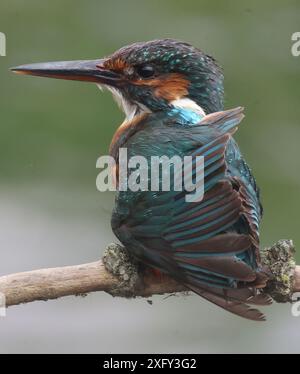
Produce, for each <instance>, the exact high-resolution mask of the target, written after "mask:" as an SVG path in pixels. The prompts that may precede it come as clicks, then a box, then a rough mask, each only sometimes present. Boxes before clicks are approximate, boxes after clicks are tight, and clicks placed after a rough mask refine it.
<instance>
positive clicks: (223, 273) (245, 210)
mask: <svg viewBox="0 0 300 374" xmlns="http://www.w3.org/2000/svg"><path fill="white" fill-rule="evenodd" d="M242 112H243V109H242V108H236V109H233V110H229V111H224V112H218V113H213V114H210V115H208V116H206V117H204V118H203V120H202V121H201V122H200V123H199V124H198V125H197V126H194V127H193V128H192V129H189V130H185V131H183V132H182V133H181V134H180V135H179V137H178V143H177V146H178V147H180V142H181V143H182V142H183V143H184V142H185V141H186V138H185V137H188V140H190V139H191V138H192V139H193V141H194V144H195V145H194V146H193V149H191V151H190V153H189V154H190V155H192V156H204V191H205V193H204V198H203V200H202V201H200V202H194V203H189V202H186V200H185V196H186V191H184V192H176V191H174V190H172V189H171V191H169V192H165V191H164V192H156V193H153V192H151V191H149V192H148V193H143V194H140V196H139V198H138V199H137V201H136V204H135V206H134V210H133V211H132V213H131V214H129V216H128V217H127V219H126V222H125V223H124V225H122V229H121V231H122V230H123V232H124V231H126V235H127V236H128V233H130V236H131V241H132V242H134V241H135V240H137V241H138V242H139V243H142V245H143V255H144V256H145V258H146V260H145V262H147V263H151V261H152V265H153V264H154V266H157V267H160V268H161V269H162V270H164V271H166V272H168V273H169V274H170V275H171V276H173V277H175V278H176V279H177V280H179V281H181V282H182V283H184V284H185V285H186V286H187V287H189V288H190V289H191V290H193V291H194V292H196V293H197V294H199V295H201V296H202V297H204V298H206V299H208V300H210V301H211V302H213V303H215V304H217V305H219V306H221V307H223V308H224V309H227V310H228V311H230V312H232V313H235V314H238V315H241V316H243V317H246V318H250V319H254V320H261V319H262V318H263V315H262V314H261V313H260V312H259V311H257V310H255V309H252V308H249V307H248V305H246V303H247V302H249V303H251V302H252V303H254V304H264V303H267V302H269V300H265V299H264V298H263V297H262V296H260V295H255V293H254V292H253V290H252V289H250V288H249V287H251V286H255V285H256V283H257V282H258V281H257V280H259V281H260V282H262V281H263V277H262V276H260V275H259V274H260V273H259V270H258V263H257V262H258V259H259V256H258V217H257V213H256V204H257V201H256V200H255V199H254V198H253V196H252V195H251V193H249V192H248V190H247V186H246V185H245V183H244V181H243V180H242V179H241V178H239V177H236V176H234V177H233V176H232V175H230V173H228V165H227V162H226V157H225V153H226V146H227V144H228V142H229V141H230V139H231V135H232V134H233V133H234V132H235V131H236V129H237V126H238V124H239V123H240V121H241V119H242V118H243V113H242ZM185 134H186V135H185ZM163 136H167V135H162V137H163ZM167 141H168V139H166V142H167ZM195 170H196V168H192V170H191V172H192V173H195ZM121 231H119V233H120V232H121ZM237 287H238V288H237ZM240 287H243V288H240ZM224 290H226V291H224Z"/></svg>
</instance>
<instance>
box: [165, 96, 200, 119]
mask: <svg viewBox="0 0 300 374" xmlns="http://www.w3.org/2000/svg"><path fill="white" fill-rule="evenodd" d="M170 104H171V105H173V106H174V107H176V108H182V109H190V110H193V111H194V112H197V113H199V114H201V115H202V116H205V112H204V110H203V109H202V108H201V106H200V105H198V104H197V103H195V101H193V100H191V99H189V98H187V97H184V98H183V99H176V100H173V101H171V103H170Z"/></svg>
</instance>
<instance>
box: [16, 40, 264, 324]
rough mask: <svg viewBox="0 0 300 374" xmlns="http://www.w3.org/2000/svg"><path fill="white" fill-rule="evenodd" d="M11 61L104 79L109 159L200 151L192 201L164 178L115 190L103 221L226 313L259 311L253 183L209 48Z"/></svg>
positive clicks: (137, 48) (151, 46)
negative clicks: (115, 121)
mask: <svg viewBox="0 0 300 374" xmlns="http://www.w3.org/2000/svg"><path fill="white" fill-rule="evenodd" d="M12 70H13V71H14V72H17V73H20V74H29V75H36V76H43V77H51V78H60V79H69V80H81V81H90V82H95V83H97V84H98V85H100V86H102V87H103V86H104V87H106V88H108V89H109V90H110V91H111V92H112V93H113V95H114V97H115V98H116V99H117V101H118V103H119V104H120V105H121V107H122V108H123V110H124V112H125V114H126V119H125V121H124V122H123V123H122V125H121V126H120V127H119V129H118V130H117V132H116V133H115V135H114V137H113V140H112V143H111V147H110V154H111V156H113V157H114V158H115V159H116V160H117V159H118V153H119V149H120V148H121V147H122V148H127V151H128V158H130V157H132V156H135V155H142V156H144V157H146V158H147V159H149V158H150V157H151V156H163V155H165V156H168V157H172V156H175V155H176V156H180V157H182V158H183V157H184V156H188V155H191V156H196V155H198V156H204V197H203V199H202V200H201V201H199V202H187V201H186V199H185V197H186V194H187V191H184V190H183V191H175V189H174V186H173V185H171V188H170V191H151V190H150V191H139V190H138V191H135V192H134V191H130V190H128V191H118V192H117V196H116V205H115V208H114V211H113V214H112V229H113V231H114V233H115V234H116V236H117V237H118V238H119V240H120V241H121V242H122V243H123V244H124V245H125V246H126V248H127V249H128V251H129V252H130V253H131V254H132V255H133V256H134V257H136V258H137V259H138V260H139V261H141V262H142V263H144V264H146V265H148V266H150V267H153V268H155V269H159V270H160V271H161V272H163V273H166V274H168V275H169V276H171V277H173V278H174V279H176V280H177V281H178V282H180V283H182V284H184V285H185V286H186V287H187V288H189V289H190V290H192V291H194V292H195V293H197V294H198V295H200V296H202V297H204V298H205V299H207V300H209V301H211V302H213V303H215V304H217V305H219V306H221V307H222V308H224V309H226V310H228V311H230V312H232V313H235V314H237V315H240V316H243V317H246V318H249V319H253V320H263V319H264V315H263V314H262V313H261V312H260V311H258V310H257V309H253V308H251V307H249V306H248V304H256V305H265V304H269V303H270V302H271V300H270V298H269V297H267V296H265V295H264V294H262V293H260V292H259V289H260V288H262V287H264V286H265V284H266V281H267V279H268V275H267V273H266V272H265V271H264V269H263V268H262V265H261V262H260V250H259V223H260V220H261V216H262V207H261V204H260V200H259V189H258V187H257V185H256V182H255V179H254V177H253V175H252V173H251V171H250V169H249V167H248V166H247V164H246V162H245V160H244V158H243V156H242V155H241V153H240V150H239V148H238V146H237V144H236V142H235V141H234V139H233V138H232V134H233V133H234V132H235V131H236V130H237V127H238V125H239V123H240V121H241V120H242V118H243V108H240V107H239V108H235V109H232V110H227V111H223V74H222V71H221V69H220V68H219V67H218V65H217V63H216V61H215V60H214V59H213V58H212V57H210V56H208V55H206V54H204V53H203V52H202V51H201V50H199V49H197V48H194V47H193V46H191V45H190V44H188V43H184V42H181V41H177V40H172V39H163V40H154V41H150V42H145V43H135V44H132V45H129V46H126V47H123V48H121V49H120V50H118V51H116V52H115V53H113V54H112V55H110V56H108V57H106V58H103V59H101V60H91V61H70V62H49V63H41V64H31V65H23V66H19V67H17V68H13V69H12ZM117 172H118V170H117ZM192 172H193V173H195V168H194V167H193V168H192ZM193 177H195V175H193ZM172 187H173V188H172Z"/></svg>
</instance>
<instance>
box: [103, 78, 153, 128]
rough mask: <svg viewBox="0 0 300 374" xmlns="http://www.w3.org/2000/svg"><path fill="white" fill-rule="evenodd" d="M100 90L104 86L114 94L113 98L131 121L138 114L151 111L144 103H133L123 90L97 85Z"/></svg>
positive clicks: (127, 119) (104, 86)
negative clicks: (126, 97) (123, 93)
mask: <svg viewBox="0 0 300 374" xmlns="http://www.w3.org/2000/svg"><path fill="white" fill-rule="evenodd" d="M97 86H98V87H99V88H100V90H102V89H103V88H107V89H108V91H110V92H111V93H112V95H113V98H114V99H115V101H116V102H117V104H118V106H119V107H120V108H121V109H122V111H123V112H124V113H125V115H126V121H131V120H132V119H133V118H134V117H135V116H136V115H137V114H141V113H143V112H148V113H150V110H149V109H148V108H146V107H145V106H144V105H142V104H132V103H130V102H129V101H128V100H126V99H125V97H124V96H123V95H122V93H121V91H120V90H118V89H117V88H114V87H111V86H107V85H100V84H98V85H97Z"/></svg>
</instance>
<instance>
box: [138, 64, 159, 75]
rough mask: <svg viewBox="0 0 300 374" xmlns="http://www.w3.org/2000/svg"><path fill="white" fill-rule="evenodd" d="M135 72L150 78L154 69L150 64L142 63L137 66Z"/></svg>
mask: <svg viewBox="0 0 300 374" xmlns="http://www.w3.org/2000/svg"><path fill="white" fill-rule="evenodd" d="M137 73H138V75H139V76H140V77H141V78H151V77H152V76H153V75H154V74H155V70H154V67H153V66H151V65H143V66H139V67H138V68H137Z"/></svg>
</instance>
